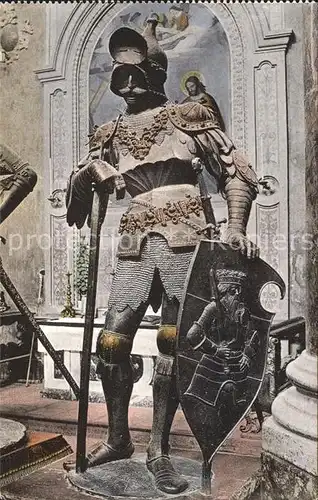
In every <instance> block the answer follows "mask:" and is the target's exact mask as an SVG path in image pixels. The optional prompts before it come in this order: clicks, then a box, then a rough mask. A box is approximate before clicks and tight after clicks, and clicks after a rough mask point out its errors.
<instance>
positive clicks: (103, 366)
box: [67, 19, 258, 494]
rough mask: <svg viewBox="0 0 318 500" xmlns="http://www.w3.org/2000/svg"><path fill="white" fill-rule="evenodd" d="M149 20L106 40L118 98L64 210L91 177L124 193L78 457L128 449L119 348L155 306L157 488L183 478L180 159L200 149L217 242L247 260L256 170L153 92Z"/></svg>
mask: <svg viewBox="0 0 318 500" xmlns="http://www.w3.org/2000/svg"><path fill="white" fill-rule="evenodd" d="M156 23H157V21H156V20H154V19H150V20H149V21H148V22H147V26H146V28H145V31H144V33H143V35H140V34H139V33H137V32H136V31H134V30H131V29H129V28H120V29H118V30H117V31H115V32H114V33H113V34H112V36H111V38H110V41H109V51H110V54H111V56H112V58H113V71H112V75H111V82H110V89H111V91H112V92H113V93H115V94H116V95H118V96H121V97H122V98H123V99H124V101H125V102H126V105H127V107H126V110H125V112H124V113H123V114H121V115H119V116H118V118H117V119H116V120H113V121H111V122H108V123H106V124H105V125H102V126H101V127H99V128H97V129H96V130H95V132H94V134H93V135H92V137H91V139H90V151H89V154H88V156H87V157H86V158H85V159H84V160H82V161H81V162H80V164H79V166H78V168H77V169H76V170H75V171H74V172H73V173H72V175H71V178H70V183H69V189H68V196H67V203H68V210H67V220H68V223H69V224H70V225H73V224H76V225H77V227H78V228H81V227H82V226H83V225H84V223H85V221H86V218H87V216H88V215H89V213H90V208H91V201H92V189H91V184H92V182H94V183H95V185H96V184H97V185H99V186H105V189H107V190H112V189H115V190H116V192H117V196H118V197H123V196H124V194H125V191H126V192H127V193H128V194H129V195H130V196H131V200H130V205H129V208H128V210H127V211H126V213H125V214H124V215H123V216H122V219H121V222H120V227H119V233H120V241H119V246H118V253H117V257H118V261H117V267H116V272H115V276H114V280H113V283H112V287H111V291H110V298H109V303H108V310H107V314H106V320H105V327H104V329H103V330H102V331H101V332H100V335H99V337H98V341H97V348H96V351H97V354H98V356H99V368H98V369H99V373H100V376H101V380H102V384H103V390H104V394H105V399H106V403H107V409H108V417H109V429H108V436H107V439H106V440H105V441H104V442H103V443H102V444H101V445H100V446H99V447H98V448H97V449H95V450H94V451H93V452H92V453H91V454H89V455H88V457H87V467H92V466H97V465H99V464H103V463H105V462H109V461H113V460H119V459H124V458H128V457H130V456H131V455H132V454H133V452H134V447H133V444H132V442H131V439H130V434H129V429H128V405H129V400H130V396H131V392H132V387H133V372H132V365H131V362H130V353H131V349H132V343H133V339H134V336H135V334H136V331H137V329H138V327H139V325H140V322H141V320H142V318H143V316H144V314H145V312H146V309H147V307H148V306H149V305H151V306H152V307H153V309H154V310H155V311H157V310H158V308H159V307H160V306H161V307H162V312H161V326H160V327H159V330H158V337H157V344H158V350H159V355H158V357H157V361H156V365H155V374H154V379H153V425H152V431H151V439H150V443H149V446H148V450H147V467H148V469H149V471H150V472H151V473H152V474H153V475H154V477H155V480H156V486H157V487H158V489H160V490H162V491H164V492H167V493H175V494H176V493H179V492H181V491H183V490H185V489H186V488H187V482H186V481H185V480H184V479H183V478H182V477H181V476H180V475H179V474H178V473H177V472H176V471H175V470H174V468H173V466H172V463H171V461H170V458H169V432H170V428H171V424H172V421H173V418H174V415H175V412H176V410H177V407H178V396H177V388H176V376H175V343H176V322H177V314H178V308H179V303H180V299H181V295H182V291H183V287H184V282H185V278H186V274H187V270H188V267H189V264H190V261H191V257H192V255H193V251H194V249H195V246H196V244H197V243H198V242H199V241H200V240H201V239H202V238H205V237H206V233H205V228H206V222H205V218H204V213H203V209H202V203H201V199H200V195H199V190H198V187H197V178H196V174H195V172H194V171H193V168H192V163H191V162H192V160H193V159H194V158H195V157H199V158H200V159H202V161H203V162H204V164H205V165H206V167H207V170H208V172H209V173H210V176H211V178H212V179H213V180H214V182H215V187H216V191H217V189H218V190H219V192H220V193H222V195H223V196H224V197H225V198H226V200H227V205H228V217H229V221H228V228H227V231H226V234H225V238H226V241H227V242H232V243H233V244H236V245H237V246H238V247H239V248H240V249H241V251H242V252H243V253H245V254H246V255H247V256H248V257H250V258H253V257H255V256H256V255H257V252H258V249H257V248H256V247H255V246H254V245H253V244H252V243H251V242H250V241H249V240H248V239H247V237H246V225H247V221H248V218H249V213H250V209H251V204H252V201H253V199H254V198H255V196H256V193H257V179H256V175H255V173H254V171H253V170H252V168H251V166H250V165H249V163H248V162H247V161H246V159H245V158H244V157H243V156H242V155H241V154H240V153H239V152H238V151H237V150H236V149H235V147H234V145H233V143H232V141H231V140H230V139H229V138H228V137H227V136H226V135H225V133H224V132H223V131H222V130H221V129H220V128H219V125H218V124H217V123H216V122H215V121H213V119H211V113H210V112H209V110H208V109H207V108H205V107H204V106H202V105H201V104H199V103H193V102H189V103H184V104H173V103H170V102H169V101H168V98H167V97H166V94H165V90H164V83H165V80H166V78H167V58H166V55H165V54H164V52H163V51H162V50H161V49H160V47H159V45H158V42H157V40H156V36H155V28H156Z"/></svg>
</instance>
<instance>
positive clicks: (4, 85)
mask: <svg viewBox="0 0 318 500" xmlns="http://www.w3.org/2000/svg"><path fill="white" fill-rule="evenodd" d="M4 8H5V6H2V7H1V12H0V15H1V16H2V15H3V10H4ZM15 11H16V14H17V16H18V23H20V22H21V23H24V21H26V20H27V21H29V22H30V24H31V26H32V27H33V34H32V35H30V37H29V45H28V47H27V48H26V49H25V50H22V51H20V52H19V58H18V59H17V60H15V61H13V62H12V63H11V64H10V65H7V66H6V67H4V64H1V66H2V67H1V68H0V70H1V80H2V81H1V141H3V142H4V143H5V144H6V145H7V146H9V148H11V149H12V150H14V151H15V152H16V153H17V154H18V155H19V156H20V157H21V158H22V160H23V161H26V162H28V163H29V164H30V166H31V168H33V170H35V172H36V173H37V176H38V181H37V184H36V186H35V188H34V191H33V192H32V193H31V194H30V195H29V196H28V197H27V198H26V199H25V200H24V201H23V203H22V204H21V205H20V206H19V207H18V208H17V209H16V210H15V211H14V213H13V214H11V215H10V217H9V218H8V219H7V220H6V221H4V222H3V224H1V232H0V234H1V236H2V237H4V238H6V241H7V243H6V247H5V248H3V249H2V250H1V255H2V257H3V262H4V265H5V268H6V270H7V272H8V274H9V275H10V278H11V279H12V281H13V282H14V283H15V284H16V286H17V288H18V289H19V292H20V293H21V295H22V296H23V298H24V299H25V300H26V302H27V304H28V305H29V306H30V307H31V309H32V310H34V311H35V307H36V301H37V293H38V281H39V275H38V273H39V271H40V269H42V268H43V267H44V265H43V262H44V259H43V254H44V250H43V248H45V247H46V246H47V242H46V241H45V236H42V235H43V234H45V228H44V227H43V220H42V213H43V210H44V209H45V203H46V200H45V199H44V198H43V179H44V177H45V175H46V172H45V165H44V164H43V135H44V134H46V133H47V131H46V129H45V126H44V123H43V98H42V86H41V83H40V82H39V80H38V79H37V77H36V75H35V73H34V71H35V70H37V69H38V68H40V67H42V66H43V64H44V56H45V5H44V4H41V5H39V4H37V5H35V4H30V5H27V4H23V5H22V4H16V5H15ZM41 247H42V248H41ZM8 303H9V300H8Z"/></svg>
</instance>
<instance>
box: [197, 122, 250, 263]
mask: <svg viewBox="0 0 318 500" xmlns="http://www.w3.org/2000/svg"><path fill="white" fill-rule="evenodd" d="M198 142H199V144H200V146H201V155H203V157H205V164H206V165H207V169H208V171H209V172H210V174H211V175H212V176H214V177H215V178H217V180H218V184H219V190H220V191H221V193H222V194H223V196H224V197H225V199H226V201H227V206H228V227H227V230H226V232H225V235H224V237H223V238H224V241H225V242H226V243H229V244H231V245H232V247H233V248H238V249H240V250H241V251H242V253H244V254H247V256H248V257H252V258H254V257H256V256H257V255H258V252H259V251H258V248H257V247H256V246H255V245H254V244H253V243H252V242H250V241H249V240H248V239H247V238H246V227H247V223H248V219H249V215H250V211H251V207H252V202H253V200H254V199H255V198H256V195H257V192H258V188H257V186H258V180H257V177H256V174H255V172H254V170H253V169H252V167H251V165H250V164H249V162H248V160H247V159H246V158H245V157H244V156H243V155H242V154H241V153H240V152H239V151H238V150H237V149H235V147H234V145H233V143H232V141H230V139H229V138H228V137H227V136H226V135H225V134H224V133H223V132H222V131H221V130H220V129H218V128H215V129H213V130H209V131H207V132H205V133H204V134H201V136H200V137H198Z"/></svg>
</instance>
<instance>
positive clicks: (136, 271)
mask: <svg viewBox="0 0 318 500" xmlns="http://www.w3.org/2000/svg"><path fill="white" fill-rule="evenodd" d="M193 251H194V247H187V248H177V249H172V248H170V247H169V245H168V243H167V241H166V239H165V238H164V237H163V236H161V235H160V234H158V233H150V234H148V236H147V237H146V238H145V239H144V241H143V244H142V248H141V252H140V255H139V256H138V257H119V258H118V261H117V266H116V272H115V276H114V280H113V283H112V286H111V290H110V297H109V302H108V306H109V307H111V306H113V307H114V308H115V309H116V310H117V311H119V312H120V311H122V310H123V309H125V307H126V306H129V307H130V308H131V309H133V310H134V311H136V310H137V309H138V307H139V306H140V305H141V304H142V303H144V304H146V303H148V304H150V305H151V306H152V308H153V310H154V311H157V310H158V309H159V307H160V305H161V301H162V293H163V292H165V293H166V295H167V296H168V298H169V299H173V298H174V297H175V298H176V299H177V300H178V301H179V302H180V301H181V297H182V293H183V287H184V283H185V279H186V276H187V272H188V269H189V265H190V262H191V258H192V255H193Z"/></svg>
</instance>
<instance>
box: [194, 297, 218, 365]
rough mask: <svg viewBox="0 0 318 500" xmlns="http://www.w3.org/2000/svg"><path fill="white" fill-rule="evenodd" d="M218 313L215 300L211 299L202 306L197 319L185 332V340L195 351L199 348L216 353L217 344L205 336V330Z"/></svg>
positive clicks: (209, 352) (208, 352)
mask: <svg viewBox="0 0 318 500" xmlns="http://www.w3.org/2000/svg"><path fill="white" fill-rule="evenodd" d="M218 315H219V314H218V309H217V305H216V302H215V301H212V302H211V303H210V304H208V305H207V306H206V307H205V308H204V310H203V312H202V314H201V316H200V318H199V319H198V321H194V323H193V325H192V326H191V328H190V330H189V331H188V333H187V340H188V342H189V344H190V345H191V346H192V348H193V349H194V350H195V351H196V350H198V349H200V350H203V351H204V352H206V353H207V354H212V355H214V354H216V352H217V350H218V346H217V344H215V342H213V340H211V339H210V338H208V337H207V331H208V329H209V328H210V327H211V324H212V322H213V320H214V319H216V318H217V317H218Z"/></svg>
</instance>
